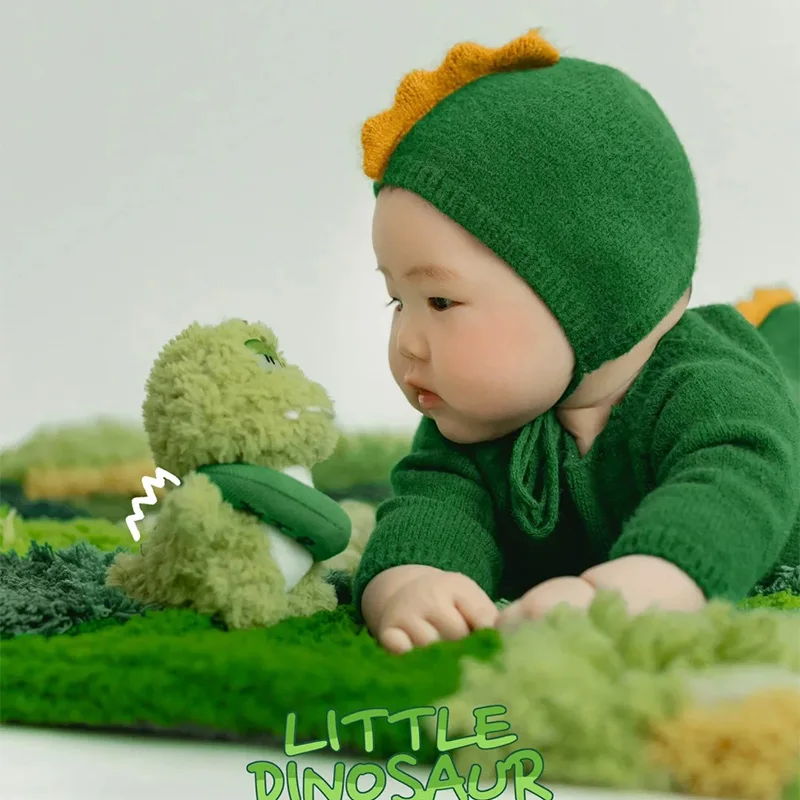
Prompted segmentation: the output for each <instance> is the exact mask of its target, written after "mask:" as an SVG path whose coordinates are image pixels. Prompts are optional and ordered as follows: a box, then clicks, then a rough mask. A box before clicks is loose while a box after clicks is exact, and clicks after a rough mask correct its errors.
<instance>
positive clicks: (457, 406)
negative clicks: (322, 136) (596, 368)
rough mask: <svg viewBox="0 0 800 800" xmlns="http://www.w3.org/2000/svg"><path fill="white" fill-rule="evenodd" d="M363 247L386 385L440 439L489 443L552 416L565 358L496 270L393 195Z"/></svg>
mask: <svg viewBox="0 0 800 800" xmlns="http://www.w3.org/2000/svg"><path fill="white" fill-rule="evenodd" d="M373 247H374V249H375V254H376V256H377V261H378V268H379V269H380V270H381V271H382V272H383V274H384V276H385V278H386V288H387V290H388V293H389V297H390V298H391V300H392V305H393V311H392V327H391V334H390V338H389V365H390V367H391V371H392V375H393V376H394V379H395V381H396V382H397V385H398V386H399V387H400V389H401V390H402V391H403V393H404V394H405V396H406V398H407V399H408V401H409V403H411V405H412V406H413V407H414V408H416V409H417V410H419V411H421V412H422V413H424V414H426V415H428V416H430V417H432V418H433V420H434V421H435V422H436V425H437V426H438V428H439V430H440V431H441V433H442V435H444V436H445V437H446V438H448V439H450V440H452V441H455V442H460V443H472V442H478V441H486V440H489V439H495V438H497V437H499V436H503V435H505V434H507V433H510V432H511V431H513V430H515V429H516V428H518V427H520V426H522V425H524V424H526V423H527V422H529V421H530V420H532V419H534V418H535V417H537V416H539V415H540V414H542V413H543V412H544V411H546V410H548V409H549V408H552V406H553V405H554V404H555V403H556V401H557V400H558V399H559V398H560V397H561V395H562V394H563V392H564V390H565V389H566V387H567V386H568V384H569V381H570V377H571V375H572V369H573V366H574V358H573V353H572V349H571V347H570V345H569V342H568V341H567V339H566V337H565V335H564V333H563V331H562V329H561V327H560V326H559V324H558V322H557V321H556V319H555V317H553V315H552V314H551V313H550V311H549V310H548V309H547V307H546V306H545V305H544V303H543V302H542V301H541V300H540V299H539V298H538V297H537V296H536V295H535V294H534V292H533V291H532V290H531V288H530V287H529V286H528V285H527V284H526V283H525V282H524V281H523V280H522V278H520V277H519V276H518V275H517V274H516V273H515V272H514V271H513V270H512V269H511V268H510V267H509V266H508V265H507V264H506V263H505V262H504V261H502V260H501V259H500V258H498V257H497V256H496V255H495V254H494V253H492V252H491V251H490V250H489V249H488V248H487V247H486V246H485V245H483V244H482V243H481V242H480V241H478V240H477V239H476V238H474V237H473V236H472V235H471V234H469V233H468V232H467V231H466V230H465V229H464V228H462V227H461V226H460V225H458V224H456V223H455V222H453V221H452V220H450V219H449V218H448V217H446V216H445V215H444V214H442V213H441V212H439V211H438V210H437V209H436V208H434V207H433V206H432V205H430V204H429V203H427V202H426V201H424V200H423V199H421V198H420V197H419V196H417V195H415V194H412V193H410V192H407V191H405V190H403V189H395V188H392V189H389V190H386V189H384V190H382V191H381V192H380V194H379V195H378V199H377V204H376V207H375V215H374V219H373Z"/></svg>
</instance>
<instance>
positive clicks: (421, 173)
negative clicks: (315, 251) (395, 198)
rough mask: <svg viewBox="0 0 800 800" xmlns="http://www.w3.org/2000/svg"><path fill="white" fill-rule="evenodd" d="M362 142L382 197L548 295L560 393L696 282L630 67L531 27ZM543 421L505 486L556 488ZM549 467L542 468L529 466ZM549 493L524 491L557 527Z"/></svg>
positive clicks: (426, 87) (667, 145) (680, 169)
mask: <svg viewBox="0 0 800 800" xmlns="http://www.w3.org/2000/svg"><path fill="white" fill-rule="evenodd" d="M362 144H363V147H364V171H365V173H366V174H367V176H368V177H370V178H371V179H372V180H373V182H374V187H375V192H376V194H377V193H378V192H379V191H380V189H381V188H382V186H384V185H391V186H396V187H401V188H403V189H407V190H408V191H411V192H414V193H415V194H417V195H419V196H420V197H422V198H424V199H425V200H427V201H428V202H430V203H431V204H432V205H434V206H435V207H436V208H438V209H439V210H440V211H441V212H442V213H444V214H445V215H446V216H448V217H450V218H451V219H452V220H454V221H455V222H457V223H459V224H460V225H461V226H462V227H463V228H465V229H466V230H467V231H469V232H470V233H472V234H473V235H474V236H475V237H476V238H478V239H479V240H480V241H482V242H483V243H484V244H486V245H487V246H488V247H489V248H490V249H491V250H492V251H494V252H495V253H496V254H497V255H498V256H499V257H500V258H502V259H503V260H504V261H506V262H507V263H508V264H509V265H510V266H511V267H512V268H513V269H514V270H515V271H516V272H517V273H518V274H519V275H520V276H521V277H522V278H523V279H524V280H525V281H526V282H527V283H528V284H529V285H530V286H531V288H532V289H533V290H534V291H535V292H536V294H537V295H538V296H539V297H541V298H542V300H543V301H544V302H545V304H546V305H547V306H548V308H549V309H550V311H551V312H552V313H553V315H554V316H555V317H556V319H557V320H558V321H559V323H560V324H561V327H562V328H563V330H564V332H565V334H566V336H567V338H568V340H569V342H570V344H571V345H572V348H573V351H574V353H575V373H574V376H573V380H572V382H571V384H570V387H569V388H568V390H567V393H566V394H569V393H571V392H572V391H573V390H574V389H575V387H576V386H577V385H578V383H579V382H580V380H581V379H582V378H583V377H584V376H585V375H586V374H587V373H589V372H592V371H593V370H595V369H597V368H598V367H600V366H601V365H602V364H603V363H605V362H607V361H610V360H612V359H615V358H618V357H619V356H621V355H623V354H624V353H626V352H628V351H629V350H631V348H633V347H634V346H635V345H636V344H637V343H638V342H640V341H641V340H642V339H643V338H644V337H645V336H646V335H647V334H648V333H649V332H650V331H652V330H653V328H655V327H656V325H657V324H658V323H659V322H660V321H661V320H662V319H663V318H664V317H665V316H666V315H667V313H668V312H669V311H670V309H671V308H672V307H673V306H674V305H675V303H677V301H678V300H679V299H680V297H681V296H682V295H683V293H684V292H685V291H686V290H687V289H688V288H689V286H690V284H691V280H692V275H693V273H694V269H695V262H696V254H697V246H698V238H699V210H698V201H697V192H696V187H695V182H694V178H693V175H692V169H691V166H690V164H689V160H688V158H687V156H686V153H685V151H684V149H683V147H682V145H681V142H680V140H679V139H678V137H677V135H676V133H675V131H674V130H673V128H672V126H671V124H670V123H669V121H668V119H667V117H666V116H665V114H664V113H663V111H662V110H661V109H660V108H659V106H658V104H657V103H656V102H655V100H654V99H653V98H652V97H651V95H650V94H649V93H648V92H647V91H646V90H645V89H643V88H642V87H641V86H639V85H638V84H637V83H635V82H634V81H633V80H632V79H631V78H629V77H628V76H627V75H625V74H624V73H622V72H620V71H619V70H616V69H614V68H612V67H609V66H605V65H602V64H597V63H593V62H590V61H585V60H581V59H577V58H563V57H560V56H559V54H558V52H557V51H556V50H555V49H554V48H553V47H552V46H551V45H550V44H549V43H547V42H546V41H545V40H544V39H542V38H541V37H540V36H539V34H538V32H537V31H530V32H529V33H527V34H526V35H524V36H522V37H520V38H518V39H515V40H514V41H512V42H510V43H509V44H507V45H505V46H503V47H500V48H494V49H491V48H486V47H482V46H480V45H477V44H473V43H464V44H459V45H456V46H455V47H453V48H452V49H451V50H450V51H449V52H448V54H447V56H446V57H445V59H444V61H443V62H442V64H441V66H440V67H439V68H438V69H436V70H432V71H425V70H415V71H414V72H411V73H409V74H408V75H407V76H406V77H405V78H404V79H403V81H402V82H401V83H400V85H399V87H398V89H397V93H396V95H395V101H394V105H393V106H392V107H391V108H390V109H388V110H387V111H384V112H382V113H381V114H378V115H376V116H374V117H372V118H370V119H369V120H367V122H366V123H365V124H364V127H363V130H362ZM535 423H536V424H532V425H530V426H527V428H526V429H525V430H523V432H522V433H521V436H520V440H522V441H518V443H517V444H518V449H519V450H520V457H519V459H518V467H519V468H518V469H515V468H514V466H513V462H512V473H514V472H516V473H517V474H516V475H514V474H512V484H514V483H517V484H519V487H518V488H519V491H520V492H522V493H523V494H524V495H526V496H529V495H530V494H531V481H533V482H534V483H535V484H537V485H541V486H544V487H545V489H546V490H545V491H544V494H545V495H548V496H550V495H552V493H553V491H555V489H556V487H555V486H554V484H557V482H558V481H557V473H558V469H557V466H556V464H555V463H553V459H554V458H556V459H557V453H556V452H555V450H557V448H558V446H559V445H558V442H557V438H558V430H557V422H556V421H555V420H554V418H553V414H547V415H543V417H542V418H539V420H537V421H535ZM531 447H536V449H537V450H539V451H540V453H539V456H540V457H539V458H534V454H533V453H531V452H530V448H531ZM522 450H525V451H526V452H525V453H522ZM542 457H544V458H542ZM526 462H533V464H532V465H531V464H526ZM545 462H546V463H545ZM537 465H538V466H537ZM540 468H543V469H545V472H546V473H547V475H548V476H549V478H545V476H542V475H539V476H534V475H532V474H530V472H531V470H532V469H533V470H535V471H537V472H538V471H539V469H540ZM523 472H524V473H525V474H524V475H523V474H522V473H523ZM548 486H549V489H547V488H546V487H548ZM536 493H537V494H541V492H536ZM556 494H557V492H556ZM550 499H551V500H552V503H550V505H551V508H549V509H548V508H544V507H539V508H538V510H536V509H534V508H533V507H531V505H530V503H529V502H528V501H527V500H525V501H524V505H525V506H526V507H527V511H526V512H524V514H523V516H524V517H525V520H526V521H527V523H530V519H529V518H530V516H531V515H533V516H534V517H536V518H538V520H534V524H533V525H532V526H531V524H526V525H525V527H526V528H528V529H529V532H531V533H532V534H535V535H537V536H541V535H546V534H547V533H548V532H549V530H548V529H552V526H553V525H554V524H555V514H556V513H557V502H556V501H557V497H551V498H550ZM543 500H545V498H543ZM545 505H547V503H546V502H545ZM540 506H541V503H540Z"/></svg>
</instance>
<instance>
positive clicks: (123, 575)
mask: <svg viewBox="0 0 800 800" xmlns="http://www.w3.org/2000/svg"><path fill="white" fill-rule="evenodd" d="M143 410H144V422H145V429H146V431H147V434H148V437H149V441H150V447H151V449H152V452H153V457H154V460H155V463H156V466H157V467H160V468H162V469H165V470H167V471H169V472H171V473H172V474H174V475H175V476H177V477H178V478H179V479H180V481H181V484H180V486H178V487H177V488H174V489H170V490H169V491H168V493H167V495H166V497H165V499H164V500H163V501H161V502H160V503H159V511H158V514H157V517H156V518H155V521H154V522H152V524H151V525H150V526H149V527H150V530H149V532H148V533H146V534H145V537H144V539H143V542H142V547H141V553H139V554H127V553H125V554H120V555H119V556H118V557H117V559H116V560H115V562H114V564H112V566H111V568H110V569H109V573H108V578H107V583H108V584H109V585H112V586H118V587H120V588H122V589H123V590H124V591H126V592H127V593H128V594H129V595H130V596H131V597H133V598H135V599H138V600H141V601H144V602H151V603H158V604H162V605H166V606H191V607H193V608H195V609H196V610H198V611H200V612H201V613H214V614H219V615H220V616H221V617H222V618H223V619H224V621H225V622H226V624H227V625H228V626H229V627H233V628H241V627H248V626H254V625H270V624H273V623H275V622H278V621H280V620H281V619H283V618H284V617H287V616H299V615H308V614H311V613H314V612H315V611H318V610H322V609H328V610H330V609H333V608H334V607H335V606H336V602H337V601H336V592H335V588H334V586H333V585H332V584H331V583H330V582H329V581H328V580H327V579H326V578H327V576H328V572H329V569H330V567H329V566H328V563H326V562H328V561H329V559H333V558H335V557H337V556H340V555H341V554H343V552H344V551H345V550H346V548H347V546H348V543H349V541H350V537H351V528H352V526H351V522H350V517H349V516H348V514H347V513H346V512H345V510H344V509H343V508H342V507H341V506H339V505H338V504H337V503H336V502H334V501H333V500H331V499H330V498H328V497H327V496H326V495H324V494H322V493H321V492H319V491H317V490H316V489H315V488H314V485H313V480H312V478H311V468H312V467H313V466H314V465H315V464H316V463H318V462H320V461H322V460H324V459H326V458H327V457H328V456H330V455H331V453H332V452H333V449H334V447H335V445H336V442H337V439H338V431H337V429H336V427H335V425H334V423H333V408H332V403H331V400H330V398H329V397H328V395H327V393H326V392H325V390H324V389H323V388H322V387H321V386H319V384H316V383H314V382H313V381H311V380H309V379H308V378H307V377H306V376H305V375H304V374H303V372H302V371H301V370H300V369H299V368H298V367H296V366H293V365H290V364H288V363H287V362H286V360H285V359H284V358H283V356H282V354H281V353H280V351H279V349H278V341H277V338H276V337H275V335H274V333H273V332H272V331H271V330H270V329H269V328H267V327H265V326H263V325H258V324H249V323H247V322H245V321H243V320H228V321H226V322H224V323H222V324H221V325H218V326H201V325H198V324H193V325H191V326H189V327H188V328H187V329H186V330H184V331H183V332H182V333H181V334H180V335H179V336H177V337H176V338H175V339H173V340H171V341H170V342H169V343H168V344H167V345H166V347H165V348H164V349H163V350H162V352H161V354H160V356H159V358H158V359H157V361H156V363H155V364H154V366H153V369H152V371H151V374H150V377H149V379H148V384H147V397H146V399H145V402H144V407H143ZM362 524H363V523H362ZM366 524H369V525H371V520H366ZM364 535H365V532H363V531H362V532H359V536H360V537H361V538H363V536H364Z"/></svg>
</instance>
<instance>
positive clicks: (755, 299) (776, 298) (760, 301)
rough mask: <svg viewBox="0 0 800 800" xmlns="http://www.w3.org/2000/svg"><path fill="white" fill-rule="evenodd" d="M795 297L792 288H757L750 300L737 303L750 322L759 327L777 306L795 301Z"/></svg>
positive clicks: (738, 308) (740, 311)
mask: <svg viewBox="0 0 800 800" xmlns="http://www.w3.org/2000/svg"><path fill="white" fill-rule="evenodd" d="M795 299H796V297H795V294H794V292H793V291H792V290H791V289H781V288H778V289H756V290H755V291H754V292H753V296H752V297H751V298H750V299H749V300H742V301H740V302H739V303H737V304H736V309H737V310H738V311H739V313H740V314H741V315H742V316H743V317H744V318H745V319H746V320H747V321H748V322H750V323H751V324H752V325H755V326H756V327H759V326H760V325H761V323H762V322H764V320H765V319H766V318H767V317H768V316H769V315H770V314H771V313H772V312H773V311H774V310H775V309H776V308H780V307H781V306H785V305H787V304H789V303H793V302H794V301H795Z"/></svg>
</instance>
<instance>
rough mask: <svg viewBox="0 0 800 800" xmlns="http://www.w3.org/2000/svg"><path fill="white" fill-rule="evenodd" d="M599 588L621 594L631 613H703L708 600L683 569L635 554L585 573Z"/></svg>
mask: <svg viewBox="0 0 800 800" xmlns="http://www.w3.org/2000/svg"><path fill="white" fill-rule="evenodd" d="M583 578H584V580H586V581H588V582H589V583H591V584H592V585H593V586H594V587H596V588H597V589H609V590H612V591H616V592H619V593H620V594H621V595H622V598H623V600H625V604H626V606H627V608H628V611H629V613H631V614H640V613H641V612H642V611H645V610H646V609H648V608H652V607H657V608H660V609H662V610H664V611H699V610H700V609H701V608H702V607H703V606H704V605H705V604H706V598H705V595H704V594H703V591H702V589H701V588H700V587H699V586H698V585H697V584H696V583H695V582H694V580H692V578H690V577H689V576H688V575H687V574H686V573H685V572H684V571H683V570H682V569H680V568H679V567H676V566H675V565H674V564H672V563H671V562H669V561H665V560H664V559H663V558H656V557H655V556H642V555H631V556H623V557H622V558H615V559H614V560H613V561H606V562H605V563H604V564H598V565H597V566H596V567H592V568H591V569H588V570H586V572H584V573H583Z"/></svg>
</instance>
